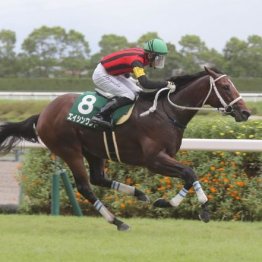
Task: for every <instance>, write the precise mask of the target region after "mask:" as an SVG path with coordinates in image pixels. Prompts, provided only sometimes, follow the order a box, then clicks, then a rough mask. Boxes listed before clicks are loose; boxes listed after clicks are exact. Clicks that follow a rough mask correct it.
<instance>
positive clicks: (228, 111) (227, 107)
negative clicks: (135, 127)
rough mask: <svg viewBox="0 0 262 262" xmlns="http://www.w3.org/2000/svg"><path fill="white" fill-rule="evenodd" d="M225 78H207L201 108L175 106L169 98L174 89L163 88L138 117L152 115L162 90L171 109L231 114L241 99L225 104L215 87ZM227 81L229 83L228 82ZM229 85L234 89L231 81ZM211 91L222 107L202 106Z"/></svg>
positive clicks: (239, 97)
mask: <svg viewBox="0 0 262 262" xmlns="http://www.w3.org/2000/svg"><path fill="white" fill-rule="evenodd" d="M226 76H227V75H221V76H219V77H218V78H216V79H214V78H213V77H212V76H209V83H210V87H209V91H208V93H207V96H206V97H205V99H204V101H203V103H202V105H201V107H191V106H181V105H178V104H175V103H174V102H173V101H172V100H171V98H170V94H171V93H173V92H174V91H175V89H172V90H170V89H169V88H167V87H164V88H162V89H160V90H159V91H158V92H157V93H156V95H155V99H154V103H153V106H152V107H150V108H149V109H148V110H147V111H145V112H143V113H141V114H140V116H146V115H148V114H150V113H152V112H154V111H155V110H156V107H157V100H158V97H159V95H160V93H161V92H162V91H164V90H169V92H168V94H167V99H168V102H169V104H170V105H172V106H173V107H176V108H178V109H181V110H197V111H198V110H209V111H219V112H221V113H222V114H224V115H226V114H231V113H232V112H233V105H234V104H235V103H236V102H238V101H239V100H240V99H242V97H241V96H238V97H237V98H236V99H234V100H233V101H231V102H230V103H229V104H227V103H226V101H225V100H224V99H223V97H222V96H221V95H220V93H219V91H218V88H217V86H216V82H217V81H218V80H220V79H221V78H223V77H226ZM228 81H230V80H228ZM230 83H231V85H232V86H233V87H234V88H235V86H234V84H233V83H232V82H231V81H230ZM212 90H214V91H215V94H216V95H217V98H218V99H219V101H220V103H221V104H222V106H223V107H220V108H212V107H204V105H205V103H206V101H207V100H208V98H209V96H210V94H211V92H212Z"/></svg>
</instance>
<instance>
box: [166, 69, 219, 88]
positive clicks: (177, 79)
mask: <svg viewBox="0 0 262 262" xmlns="http://www.w3.org/2000/svg"><path fill="white" fill-rule="evenodd" d="M211 69H212V70H213V71H214V72H216V73H218V74H222V72H221V71H219V70H218V69H216V68H211ZM205 75H207V72H206V71H201V72H198V73H195V74H192V75H182V76H173V77H171V78H169V79H168V81H172V82H174V83H175V85H176V87H177V89H176V92H179V91H180V90H182V89H184V88H185V87H186V86H187V85H188V84H189V83H191V82H193V81H195V80H197V79H199V78H201V77H202V76H205Z"/></svg>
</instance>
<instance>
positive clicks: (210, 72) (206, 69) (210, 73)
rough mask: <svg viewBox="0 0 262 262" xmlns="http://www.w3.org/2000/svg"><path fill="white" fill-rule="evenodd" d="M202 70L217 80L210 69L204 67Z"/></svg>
mask: <svg viewBox="0 0 262 262" xmlns="http://www.w3.org/2000/svg"><path fill="white" fill-rule="evenodd" d="M204 68H205V71H206V72H207V73H208V74H209V75H210V76H212V77H213V78H217V74H216V73H215V72H214V71H213V70H211V69H210V68H208V67H206V66H204Z"/></svg>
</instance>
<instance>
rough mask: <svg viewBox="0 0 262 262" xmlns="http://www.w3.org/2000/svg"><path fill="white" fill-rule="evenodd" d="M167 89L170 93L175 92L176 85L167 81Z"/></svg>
mask: <svg viewBox="0 0 262 262" xmlns="http://www.w3.org/2000/svg"><path fill="white" fill-rule="evenodd" d="M166 87H167V88H169V89H170V90H171V91H172V92H174V91H175V90H176V85H175V83H174V82H171V81H167V86H166Z"/></svg>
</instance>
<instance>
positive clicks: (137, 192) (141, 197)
mask: <svg viewBox="0 0 262 262" xmlns="http://www.w3.org/2000/svg"><path fill="white" fill-rule="evenodd" d="M134 196H135V197H136V198H137V199H138V200H140V201H143V202H147V203H149V202H150V198H149V197H148V196H147V195H146V194H145V193H143V192H142V191H140V190H138V189H135V194H134Z"/></svg>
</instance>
